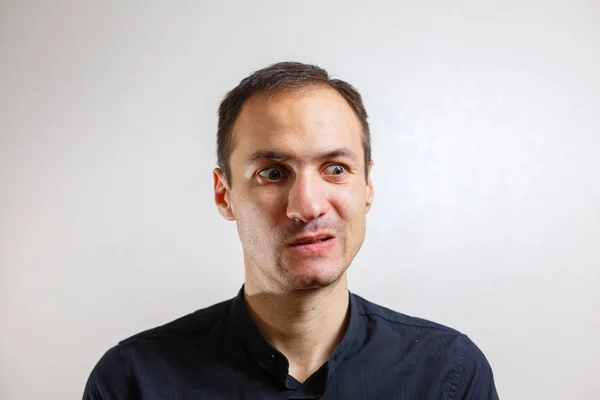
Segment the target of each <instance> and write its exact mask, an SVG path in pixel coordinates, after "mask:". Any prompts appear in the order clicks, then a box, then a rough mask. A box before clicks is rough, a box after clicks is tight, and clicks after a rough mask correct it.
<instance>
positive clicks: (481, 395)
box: [448, 335, 498, 400]
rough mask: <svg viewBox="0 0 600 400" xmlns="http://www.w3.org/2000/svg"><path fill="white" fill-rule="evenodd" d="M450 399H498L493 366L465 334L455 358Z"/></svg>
mask: <svg viewBox="0 0 600 400" xmlns="http://www.w3.org/2000/svg"><path fill="white" fill-rule="evenodd" d="M453 377H454V378H455V380H454V382H453V383H454V384H452V385H451V391H450V393H449V396H448V398H449V399H456V400H459V399H460V400H498V393H497V391H496V385H495V384H494V375H493V373H492V368H491V367H490V364H489V363H488V361H487V359H486V358H485V356H484V355H483V353H482V352H481V350H480V349H479V348H478V347H477V346H476V345H475V343H473V342H472V341H471V339H469V338H468V337H467V336H465V335H463V336H462V338H461V346H460V347H459V351H458V354H457V356H456V360H455V371H454V374H453Z"/></svg>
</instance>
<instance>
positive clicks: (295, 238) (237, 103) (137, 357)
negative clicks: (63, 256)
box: [84, 62, 498, 400]
mask: <svg viewBox="0 0 600 400" xmlns="http://www.w3.org/2000/svg"><path fill="white" fill-rule="evenodd" d="M217 147H218V165H219V167H218V168H215V170H214V172H213V176H214V199H215V203H216V205H217V208H218V210H219V212H220V214H221V215H222V216H223V217H224V218H226V219H227V220H230V221H236V224H237V229H238V233H239V237H240V240H241V242H242V247H243V252H244V264H245V283H244V285H243V286H242V288H241V290H240V292H239V294H238V295H237V297H235V298H234V299H231V300H228V301H225V302H223V303H220V304H216V305H214V306H212V307H209V308H206V309H202V310H199V311H196V312H195V313H193V314H190V315H188V316H185V317H183V318H180V319H178V320H176V321H174V322H171V323H169V324H167V325H164V326H162V327H159V328H155V329H152V330H150V331H147V332H143V333H140V334H138V335H135V336H133V337H131V338H129V339H127V340H124V341H122V342H120V343H119V344H118V345H117V346H116V347H114V348H113V349H111V350H109V351H108V352H107V353H106V354H105V355H104V357H103V358H102V359H101V360H100V361H99V363H98V365H97V366H96V367H95V369H94V370H93V372H92V374H91V376H90V378H89V380H88V383H87V386H86V388H85V393H84V399H105V400H108V399H181V400H184V399H343V400H352V399H361V400H365V399H497V398H498V395H497V394H496V390H495V388H494V381H493V377H492V372H491V369H490V367H489V365H488V362H487V361H486V359H485V357H484V356H483V354H482V353H481V351H480V350H479V349H478V348H477V347H476V346H475V345H474V344H473V342H471V341H470V340H469V339H468V338H467V337H466V336H464V335H463V334H461V333H459V332H457V331H455V330H453V329H450V328H446V327H444V326H441V325H438V324H435V323H432V322H428V321H425V320H421V319H417V318H413V317H409V316H406V315H402V314H399V313H396V312H394V311H391V310H389V309H386V308H384V307H381V306H378V305H375V304H373V303H370V302H368V301H366V300H364V299H363V298H361V297H359V296H357V295H354V294H351V293H349V291H348V287H347V279H346V270H347V268H348V267H349V265H350V263H351V262H352V260H353V259H354V256H355V255H356V254H357V252H358V250H359V249H360V247H361V245H362V243H363V240H364V235H365V221H366V213H367V212H368V211H369V209H370V207H371V203H372V201H373V194H374V191H373V182H372V181H371V176H370V171H371V168H372V165H373V163H372V161H371V146H370V134H369V125H368V123H367V113H366V111H365V108H364V106H363V103H362V99H361V96H360V95H359V93H358V92H357V91H356V90H355V89H354V88H353V87H352V86H350V85H349V84H348V83H346V82H343V81H340V80H335V79H330V78H329V76H328V74H327V72H325V71H324V70H322V69H320V68H318V67H316V66H311V65H305V64H301V63H291V62H286V63H279V64H275V65H273V66H270V67H268V68H265V69H263V70H260V71H257V72H255V73H254V74H252V75H250V76H249V77H247V78H246V79H244V80H242V81H241V82H240V84H239V85H238V86H237V87H236V88H235V89H233V90H232V91H231V92H229V93H228V94H227V96H226V97H225V99H224V100H223V102H222V103H221V106H220V108H219V127H218V138H217Z"/></svg>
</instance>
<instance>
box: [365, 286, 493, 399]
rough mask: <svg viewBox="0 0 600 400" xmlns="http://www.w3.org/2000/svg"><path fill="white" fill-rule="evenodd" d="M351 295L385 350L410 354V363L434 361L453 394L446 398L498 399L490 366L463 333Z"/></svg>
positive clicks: (447, 389) (449, 392) (448, 389)
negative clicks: (376, 333)
mask: <svg viewBox="0 0 600 400" xmlns="http://www.w3.org/2000/svg"><path fill="white" fill-rule="evenodd" d="M354 296H355V300H356V303H355V304H356V305H357V309H358V310H357V311H358V313H359V314H360V315H361V316H363V317H364V318H365V319H366V323H367V325H368V326H369V329H371V330H373V331H376V332H378V335H379V336H380V339H382V343H386V349H388V351H389V350H391V349H393V348H394V347H396V348H398V350H399V353H401V354H403V355H406V354H410V355H411V356H410V358H411V362H416V363H418V362H419V360H420V361H422V362H425V363H427V364H431V363H434V364H435V365H437V367H438V368H440V372H442V371H443V375H444V376H446V380H445V383H444V386H445V390H446V392H447V393H448V394H449V395H450V394H451V395H452V396H455V397H452V396H450V398H474V399H475V398H476V399H497V398H498V397H497V396H498V395H497V393H496V389H495V385H494V378H493V374H492V369H491V367H490V365H489V363H488V361H487V359H486V357H485V355H484V354H483V352H482V351H481V350H480V349H479V347H477V345H476V344H475V343H474V342H473V341H472V340H471V339H470V338H469V337H468V336H467V335H465V334H463V333H461V332H459V331H458V330H456V329H453V328H450V327H447V326H444V325H442V324H439V323H436V322H432V321H429V320H426V319H422V318H417V317H412V316H409V315H405V314H402V313H399V312H396V311H393V310H391V309H389V308H386V307H383V306H380V305H377V304H375V303H372V302H370V301H368V300H365V299H364V298H362V297H360V296H356V295H354ZM392 343H396V345H395V346H394V345H393V344H392ZM390 345H391V346H390Z"/></svg>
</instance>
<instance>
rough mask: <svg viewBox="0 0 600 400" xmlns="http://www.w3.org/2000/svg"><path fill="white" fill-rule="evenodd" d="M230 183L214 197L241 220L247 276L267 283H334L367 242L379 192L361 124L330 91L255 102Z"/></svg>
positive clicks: (292, 286)
mask: <svg viewBox="0 0 600 400" xmlns="http://www.w3.org/2000/svg"><path fill="white" fill-rule="evenodd" d="M234 134H235V149H234V151H233V153H232V155H231V159H230V168H231V176H232V178H231V181H232V182H231V186H228V185H227V183H226V182H225V178H224V176H223V173H222V171H220V170H219V169H215V173H214V178H215V201H216V203H217V205H218V207H219V211H220V212H221V214H222V215H223V216H224V217H225V218H227V219H230V220H236V221H237V228H238V233H239V236H240V240H241V242H242V246H243V249H244V260H245V264H246V279H247V280H248V279H251V280H252V281H253V282H254V283H255V284H256V285H259V286H260V287H262V288H263V289H266V290H269V289H274V290H281V289H286V290H298V289H308V288H315V287H324V286H327V285H330V284H331V283H333V282H335V281H337V280H338V279H339V278H340V277H341V276H342V275H343V274H344V273H345V271H346V269H347V268H348V266H349V265H350V263H351V262H352V260H353V259H354V256H355V255H356V253H357V252H358V250H359V248H360V247H361V245H362V243H363V240H364V235H365V222H366V221H365V220H366V218H365V217H366V213H367V211H368V210H369V208H370V205H371V201H372V199H373V186H372V183H371V179H370V178H369V179H368V180H367V179H366V178H365V168H364V153H363V147H362V128H361V124H360V122H359V120H358V118H357V117H356V115H355V114H354V112H353V111H352V109H351V108H350V106H349V105H348V104H347V102H346V101H345V100H344V98H343V97H341V96H340V95H339V94H338V93H337V92H336V91H334V90H332V89H330V88H323V87H317V88H311V89H305V90H303V91H296V92H293V93H283V94H278V95H275V96H273V97H271V98H268V97H266V96H255V97H253V98H251V99H249V100H248V101H247V102H246V103H245V105H244V107H243V109H242V112H241V114H240V116H239V118H238V120H237V122H236V124H235V127H234Z"/></svg>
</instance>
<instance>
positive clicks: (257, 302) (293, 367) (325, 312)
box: [244, 273, 349, 382]
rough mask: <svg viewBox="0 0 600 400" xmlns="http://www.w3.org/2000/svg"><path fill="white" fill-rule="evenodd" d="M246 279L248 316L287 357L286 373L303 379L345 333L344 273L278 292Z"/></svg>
mask: <svg viewBox="0 0 600 400" xmlns="http://www.w3.org/2000/svg"><path fill="white" fill-rule="evenodd" d="M246 278H247V279H246V283H245V285H244V295H245V299H246V304H247V305H248V312H249V313H250V316H251V318H252V319H253V321H254V323H255V324H256V325H257V327H258V329H259V330H260V331H261V333H262V334H263V336H265V338H266V339H267V340H268V341H269V343H271V345H273V346H274V347H275V348H276V349H277V350H279V351H280V352H281V353H283V354H284V355H285V356H286V357H287V359H288V361H289V364H290V372H289V373H290V375H292V376H293V377H294V378H296V379H297V380H299V381H300V382H303V381H304V380H305V379H306V378H308V377H309V376H310V375H311V374H312V373H313V372H315V371H316V370H317V369H319V367H320V366H321V365H323V364H324V363H325V362H326V361H327V360H328V359H329V358H330V356H331V354H332V353H333V351H334V350H335V348H336V346H337V345H338V344H339V343H340V342H341V340H342V338H343V336H344V333H345V332H346V327H347V324H348V309H349V297H348V287H347V278H346V274H345V273H344V274H343V275H342V277H340V279H338V280H337V281H336V282H335V283H333V284H331V285H329V286H327V287H324V288H318V289H306V290H297V291H281V292H267V291H265V290H262V289H261V288H260V287H259V286H257V285H255V284H254V282H253V280H252V279H248V277H246Z"/></svg>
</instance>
